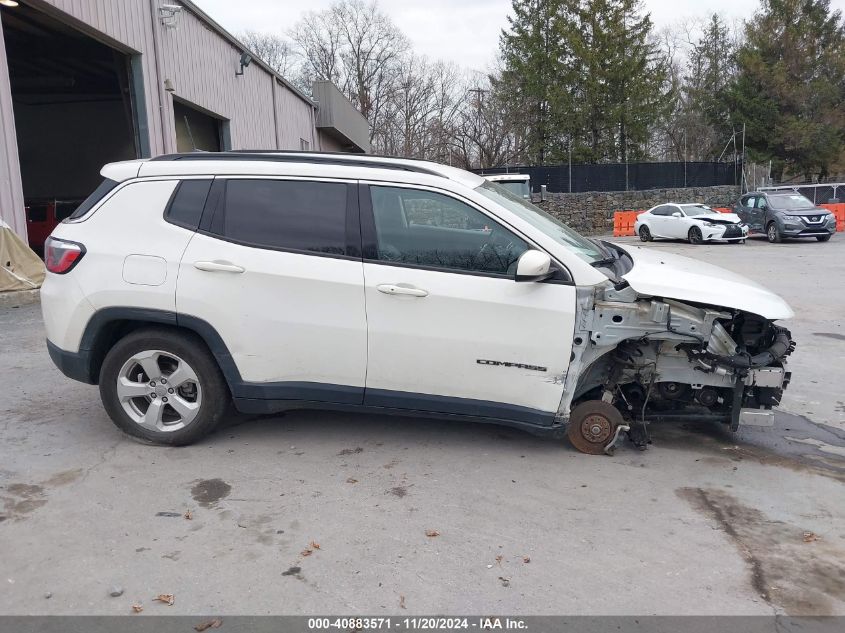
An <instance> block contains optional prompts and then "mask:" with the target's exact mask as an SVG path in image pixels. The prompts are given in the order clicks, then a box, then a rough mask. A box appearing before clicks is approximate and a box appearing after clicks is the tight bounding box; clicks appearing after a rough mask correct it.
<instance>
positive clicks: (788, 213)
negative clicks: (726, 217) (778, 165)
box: [734, 191, 836, 244]
mask: <svg viewBox="0 0 845 633" xmlns="http://www.w3.org/2000/svg"><path fill="white" fill-rule="evenodd" d="M734 211H735V212H736V214H737V215H738V216H739V217H740V218H742V220H743V222H745V223H747V224H748V228H749V230H750V232H751V233H761V234H765V236H766V237H767V238H768V239H769V241H770V242H772V243H773V244H774V243H777V242H780V241H781V240H782V239H783V238H785V237H814V238H816V239H817V240H818V241H819V242H827V241H828V240H829V239H830V237H831V236H832V235H833V234H834V233H835V232H836V217H835V216H834V215H833V214H832V213H831V212H830V211H828V210H827V209H822V208H819V207H817V206H816V205H814V204H813V203H812V202H811V201H810V200H809V198H806V197H805V196H802V195H801V194H800V193H797V192H794V191H755V192H750V193H747V194H745V195H744V196H742V197H741V198H740V199H739V201H738V202H737V203H736V204H735V205H734Z"/></svg>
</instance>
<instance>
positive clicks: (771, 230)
mask: <svg viewBox="0 0 845 633" xmlns="http://www.w3.org/2000/svg"><path fill="white" fill-rule="evenodd" d="M766 237H767V238H768V240H769V243H770V244H780V243H781V241H782V239H783V238H781V236H780V231H778V225H777V224H775V223H774V222H769V224H768V226H767V227H766Z"/></svg>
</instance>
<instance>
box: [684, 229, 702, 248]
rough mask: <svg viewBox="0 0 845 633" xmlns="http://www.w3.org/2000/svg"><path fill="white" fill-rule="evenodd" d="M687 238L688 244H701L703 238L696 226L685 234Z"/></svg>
mask: <svg viewBox="0 0 845 633" xmlns="http://www.w3.org/2000/svg"><path fill="white" fill-rule="evenodd" d="M687 237H688V238H689V243H690V244H696V245H698V244H703V243H704V236H703V235H702V234H701V229H700V228H698V227H697V226H694V227H692V228H691V229H690V230H689V233H688V234H687Z"/></svg>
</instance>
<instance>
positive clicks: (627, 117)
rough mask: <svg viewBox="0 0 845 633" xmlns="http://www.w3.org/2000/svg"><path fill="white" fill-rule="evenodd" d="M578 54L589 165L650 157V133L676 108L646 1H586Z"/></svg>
mask: <svg viewBox="0 0 845 633" xmlns="http://www.w3.org/2000/svg"><path fill="white" fill-rule="evenodd" d="M578 21H579V24H578V28H577V29H571V30H570V33H573V34H574V38H573V42H572V43H573V50H574V53H575V59H576V64H577V66H578V68H579V71H580V72H579V80H578V90H579V93H580V94H579V96H580V99H578V103H579V110H580V116H578V117H577V118H578V119H579V120H580V121H582V125H583V131H584V133H585V137H586V138H585V139H584V140H585V141H586V146H585V148H584V149H583V150H582V151H581V152H579V153H580V154H581V155H583V157H584V158H586V159H587V160H588V161H589V162H599V161H602V160H610V161H620V162H625V161H628V160H640V159H643V158H645V157H646V146H647V143H648V139H649V130H650V127H651V126H652V124H653V123H654V122H655V121H656V120H657V118H658V117H659V116H660V115H661V113H662V112H664V111H665V110H667V109H668V108H670V107H671V105H672V104H671V99H670V98H669V95H667V94H666V91H665V89H664V85H665V84H666V75H667V72H668V69H667V66H666V62H665V60H664V59H663V57H662V55H661V54H660V52H659V51H658V49H657V46H656V45H655V44H654V43H652V41H651V37H650V36H651V31H652V23H651V18H650V17H649V15H648V14H644V15H643V14H642V9H641V0H582V2H581V6H580V11H579V14H578Z"/></svg>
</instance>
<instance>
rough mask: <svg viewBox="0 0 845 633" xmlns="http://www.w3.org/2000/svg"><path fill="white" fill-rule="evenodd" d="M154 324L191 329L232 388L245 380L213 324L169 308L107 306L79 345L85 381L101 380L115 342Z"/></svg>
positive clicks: (93, 382) (93, 319)
mask: <svg viewBox="0 0 845 633" xmlns="http://www.w3.org/2000/svg"><path fill="white" fill-rule="evenodd" d="M151 325H158V326H165V327H168V328H172V329H173V330H176V331H183V332H189V333H191V334H193V335H194V336H196V337H198V338H199V339H200V340H201V341H202V342H203V343H204V345H205V347H206V348H207V349H208V351H209V352H210V353H211V355H212V356H213V357H214V359H215V361H216V362H217V365H218V367H220V371H221V372H222V373H223V376H224V378H225V379H226V383H227V384H228V385H229V390H230V391H233V387H234V386H235V385H237V384H239V383H240V382H241V375H240V372H239V371H238V368H237V366H236V365H235V362H234V360H233V359H232V355H231V354H230V353H229V348H228V347H227V346H226V344H225V343H224V342H223V339H222V338H221V337H220V334H218V332H217V330H215V329H214V327H213V326H212V325H211V324H210V323H208V322H207V321H204V320H202V319H199V318H197V317H194V316H190V315H177V313H176V312H171V311H168V310H151V309H148V308H132V307H109V308H103V309H101V310H98V311H97V312H95V313H94V315H93V316H92V317H91V319H90V320H89V321H88V325H87V326H86V327H85V332H84V333H83V335H82V341H81V342H80V345H79V350H80V353H83V354H85V355H86V356H87V357H88V358H87V363H86V365H87V366H86V376H85V378H86V380H85V382H87V383H89V384H92V385H96V384H97V383H98V382H99V376H100V368H101V367H102V365H103V360H104V359H105V357H106V354H107V353H108V351H109V350H110V349H111V348H112V347H113V346H114V344H115V343H117V342H118V341H119V340H121V339H122V338H124V337H125V336H126V335H128V334H130V333H131V332H134V331H135V330H138V329H140V328H143V327H148V326H151Z"/></svg>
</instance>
